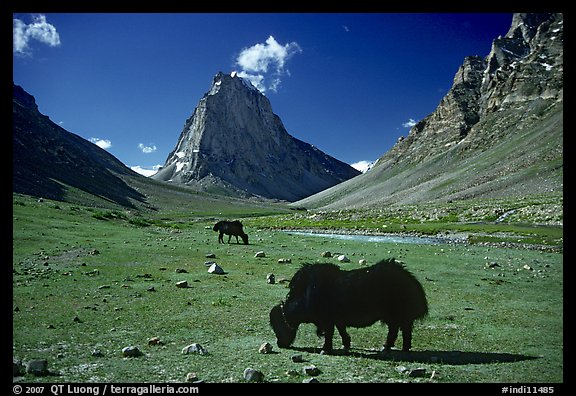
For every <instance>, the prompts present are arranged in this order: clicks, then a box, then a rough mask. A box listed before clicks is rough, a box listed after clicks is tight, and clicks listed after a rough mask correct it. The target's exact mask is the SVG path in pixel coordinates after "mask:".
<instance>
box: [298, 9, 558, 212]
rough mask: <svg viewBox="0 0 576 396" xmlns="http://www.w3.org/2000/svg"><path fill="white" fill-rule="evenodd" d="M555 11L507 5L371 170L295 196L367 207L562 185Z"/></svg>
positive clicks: (553, 190) (547, 190)
mask: <svg viewBox="0 0 576 396" xmlns="http://www.w3.org/2000/svg"><path fill="white" fill-rule="evenodd" d="M563 32H564V29H563V15H562V14H515V15H514V17H513V18H512V23H511V27H510V29H509V31H508V33H507V34H506V35H505V36H500V37H497V38H495V39H494V41H493V43H492V47H491V49H490V52H489V54H488V55H487V56H486V57H485V58H481V57H478V56H471V57H467V58H465V59H464V62H463V64H462V65H461V66H460V67H459V68H458V69H457V71H456V74H455V76H454V82H453V85H452V87H451V88H450V90H449V91H448V93H447V94H446V96H444V98H442V100H441V101H440V103H439V105H438V107H437V108H436V109H435V110H434V111H433V112H432V113H431V114H429V115H428V116H426V117H425V118H423V119H422V120H420V121H419V122H418V123H416V125H415V126H414V127H412V129H411V130H410V132H409V133H408V136H406V137H403V136H402V137H400V138H399V139H398V141H397V143H396V144H395V145H394V147H393V148H392V149H391V150H389V151H388V152H386V153H385V154H384V155H383V156H382V157H380V158H379V159H378V161H377V162H376V164H375V166H374V167H373V168H372V169H371V171H370V172H368V173H366V174H363V175H361V176H359V177H357V178H354V179H352V180H350V181H347V182H345V183H342V184H340V185H338V186H336V187H334V188H331V189H330V190H327V191H323V192H321V193H319V194H316V195H315V196H313V197H309V198H306V199H304V200H301V201H299V202H297V203H295V205H298V206H312V207H315V206H316V207H323V208H343V207H352V208H365V207H367V206H379V205H393V204H397V203H414V202H432V201H444V202H446V201H455V200H460V199H469V198H495V197H503V196H519V197H521V198H522V199H524V198H525V197H526V196H527V195H530V194H551V195H552V196H556V195H557V194H558V193H560V194H561V192H562V190H563V111H564V110H563V106H564V105H563V91H564V88H563V80H564V78H563V58H564V50H563V41H564V40H563Z"/></svg>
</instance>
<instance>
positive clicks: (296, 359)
mask: <svg viewBox="0 0 576 396" xmlns="http://www.w3.org/2000/svg"><path fill="white" fill-rule="evenodd" d="M290 359H291V360H292V361H293V362H294V363H302V362H303V361H304V358H303V357H302V355H300V354H298V355H292V356H291V357H290Z"/></svg>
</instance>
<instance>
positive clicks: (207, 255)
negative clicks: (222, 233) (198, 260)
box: [205, 227, 216, 258]
mask: <svg viewBox="0 0 576 396" xmlns="http://www.w3.org/2000/svg"><path fill="white" fill-rule="evenodd" d="M208 228H210V227H208ZM205 257H206V258H216V254H214V253H207V254H206V256H205Z"/></svg>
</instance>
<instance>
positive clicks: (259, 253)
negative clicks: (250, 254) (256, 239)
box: [254, 251, 266, 257]
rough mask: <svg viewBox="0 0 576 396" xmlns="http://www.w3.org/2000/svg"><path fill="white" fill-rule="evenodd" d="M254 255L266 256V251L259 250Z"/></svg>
mask: <svg viewBox="0 0 576 396" xmlns="http://www.w3.org/2000/svg"><path fill="white" fill-rule="evenodd" d="M254 257H266V253H264V252H263V251H259V252H256V254H255V255H254Z"/></svg>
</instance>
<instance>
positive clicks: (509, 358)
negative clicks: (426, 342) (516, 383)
mask: <svg viewBox="0 0 576 396" xmlns="http://www.w3.org/2000/svg"><path fill="white" fill-rule="evenodd" d="M290 349H292V350H296V351H301V352H310V353H320V348H310V347H291V348H290ZM331 354H332V355H335V356H352V357H357V358H364V359H375V360H389V361H401V362H413V363H416V362H417V363H439V364H454V365H461V364H488V363H512V362H520V361H523V360H533V359H539V357H538V356H528V355H520V354H514V353H506V352H463V351H409V352H404V351H401V350H395V349H393V350H391V351H388V352H380V351H375V350H368V349H357V348H351V349H350V350H348V351H345V350H344V349H337V350H334V351H333V352H332V353H331Z"/></svg>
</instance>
